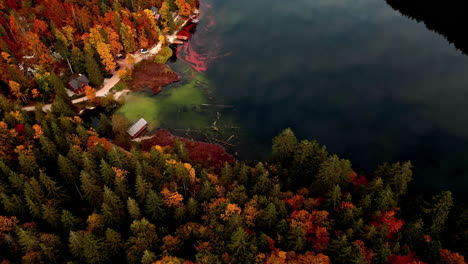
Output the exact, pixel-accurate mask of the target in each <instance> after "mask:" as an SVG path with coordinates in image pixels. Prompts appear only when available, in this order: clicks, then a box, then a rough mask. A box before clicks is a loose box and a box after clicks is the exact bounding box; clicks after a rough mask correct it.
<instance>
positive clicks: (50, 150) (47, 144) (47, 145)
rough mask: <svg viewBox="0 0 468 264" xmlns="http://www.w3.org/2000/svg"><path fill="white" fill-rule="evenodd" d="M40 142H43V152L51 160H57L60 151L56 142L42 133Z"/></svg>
mask: <svg viewBox="0 0 468 264" xmlns="http://www.w3.org/2000/svg"><path fill="white" fill-rule="evenodd" d="M39 143H40V144H41V150H42V153H44V154H45V155H46V156H47V158H49V160H50V161H51V162H55V160H56V159H57V153H58V152H57V147H55V144H54V142H52V141H51V140H50V139H48V138H47V137H46V136H44V135H42V136H41V137H40V138H39Z"/></svg>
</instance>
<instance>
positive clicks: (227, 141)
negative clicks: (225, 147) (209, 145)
mask: <svg viewBox="0 0 468 264" xmlns="http://www.w3.org/2000/svg"><path fill="white" fill-rule="evenodd" d="M233 137H234V135H232V136H230V137H229V138H228V140H226V143H229V140H231V139H232V138H233Z"/></svg>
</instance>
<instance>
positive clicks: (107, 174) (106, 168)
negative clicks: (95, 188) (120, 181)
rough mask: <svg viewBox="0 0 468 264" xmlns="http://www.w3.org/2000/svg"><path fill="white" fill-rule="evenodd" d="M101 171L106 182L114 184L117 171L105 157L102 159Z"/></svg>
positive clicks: (110, 184)
mask: <svg viewBox="0 0 468 264" xmlns="http://www.w3.org/2000/svg"><path fill="white" fill-rule="evenodd" d="M100 172H101V177H102V180H103V182H104V184H105V185H107V186H112V185H113V184H114V178H115V172H114V170H113V169H112V166H111V165H109V163H107V162H106V161H105V160H104V159H101V165H100Z"/></svg>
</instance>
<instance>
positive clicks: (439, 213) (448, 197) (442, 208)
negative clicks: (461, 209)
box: [424, 191, 453, 237]
mask: <svg viewBox="0 0 468 264" xmlns="http://www.w3.org/2000/svg"><path fill="white" fill-rule="evenodd" d="M452 207H453V198H452V193H451V192H450V191H444V192H442V193H441V194H438V195H436V196H434V197H432V203H431V205H430V207H429V208H425V210H424V211H425V213H427V214H428V215H429V216H430V219H431V221H430V223H431V224H430V227H429V228H430V231H431V235H432V236H435V237H438V236H440V234H442V232H443V230H444V228H445V224H446V222H447V220H448V217H449V213H450V210H451V208H452Z"/></svg>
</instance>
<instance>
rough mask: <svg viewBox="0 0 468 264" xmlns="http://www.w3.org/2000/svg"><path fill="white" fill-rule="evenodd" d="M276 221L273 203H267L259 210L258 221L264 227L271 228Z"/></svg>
mask: <svg viewBox="0 0 468 264" xmlns="http://www.w3.org/2000/svg"><path fill="white" fill-rule="evenodd" d="M277 221H278V211H277V209H276V206H275V205H274V204H273V203H269V204H268V205H267V207H266V208H265V209H263V210H261V211H260V213H259V215H258V223H259V225H260V226H263V227H264V228H266V229H271V228H272V227H273V226H275V224H276V222H277Z"/></svg>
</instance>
